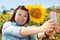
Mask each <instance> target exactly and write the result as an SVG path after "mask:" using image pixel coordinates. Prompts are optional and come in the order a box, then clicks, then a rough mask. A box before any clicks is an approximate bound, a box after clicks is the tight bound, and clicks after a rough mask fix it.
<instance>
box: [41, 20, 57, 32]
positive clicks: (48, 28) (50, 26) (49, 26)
mask: <svg viewBox="0 0 60 40" xmlns="http://www.w3.org/2000/svg"><path fill="white" fill-rule="evenodd" d="M56 29H57V26H56V25H55V24H54V20H52V19H50V20H48V21H47V22H45V23H44V24H43V25H42V26H41V30H42V31H44V32H53V31H54V30H56Z"/></svg>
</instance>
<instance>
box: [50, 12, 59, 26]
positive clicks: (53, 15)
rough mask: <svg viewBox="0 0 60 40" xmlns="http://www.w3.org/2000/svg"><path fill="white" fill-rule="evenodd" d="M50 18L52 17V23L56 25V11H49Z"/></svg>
mask: <svg viewBox="0 0 60 40" xmlns="http://www.w3.org/2000/svg"><path fill="white" fill-rule="evenodd" d="M50 19H53V20H54V23H55V24H56V25H58V21H57V15H56V11H50Z"/></svg>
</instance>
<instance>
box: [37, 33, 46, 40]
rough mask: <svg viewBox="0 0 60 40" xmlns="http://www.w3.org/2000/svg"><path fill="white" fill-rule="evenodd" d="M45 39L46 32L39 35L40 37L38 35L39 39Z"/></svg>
mask: <svg viewBox="0 0 60 40" xmlns="http://www.w3.org/2000/svg"><path fill="white" fill-rule="evenodd" d="M44 37H46V35H45V33H44V32H41V33H38V35H37V38H38V39H43V38H44Z"/></svg>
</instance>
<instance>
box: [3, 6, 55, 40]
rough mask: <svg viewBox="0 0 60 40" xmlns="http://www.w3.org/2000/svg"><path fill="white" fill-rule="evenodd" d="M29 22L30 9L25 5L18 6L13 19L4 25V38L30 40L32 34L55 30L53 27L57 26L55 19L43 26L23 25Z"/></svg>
mask: <svg viewBox="0 0 60 40" xmlns="http://www.w3.org/2000/svg"><path fill="white" fill-rule="evenodd" d="M28 22H29V13H28V9H26V8H25V7H24V6H18V7H17V8H16V9H15V11H14V13H13V15H12V18H11V20H10V21H8V22H6V23H4V25H3V29H2V40H30V35H33V34H38V33H40V32H49V31H53V28H55V25H54V23H53V20H49V21H47V22H46V23H44V25H42V26H41V27H24V26H23V25H24V24H26V23H28ZM43 35H44V34H43ZM38 37H40V36H38ZM31 40H32V38H31Z"/></svg>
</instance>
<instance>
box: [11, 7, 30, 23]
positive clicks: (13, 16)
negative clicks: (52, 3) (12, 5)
mask: <svg viewBox="0 0 60 40" xmlns="http://www.w3.org/2000/svg"><path fill="white" fill-rule="evenodd" d="M18 9H22V10H25V11H27V14H28V18H27V22H26V23H28V22H29V20H30V17H29V13H28V9H26V8H25V6H18V7H17V8H16V9H15V10H14V13H13V15H12V18H11V19H10V21H15V15H16V12H17V10H18Z"/></svg>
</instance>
